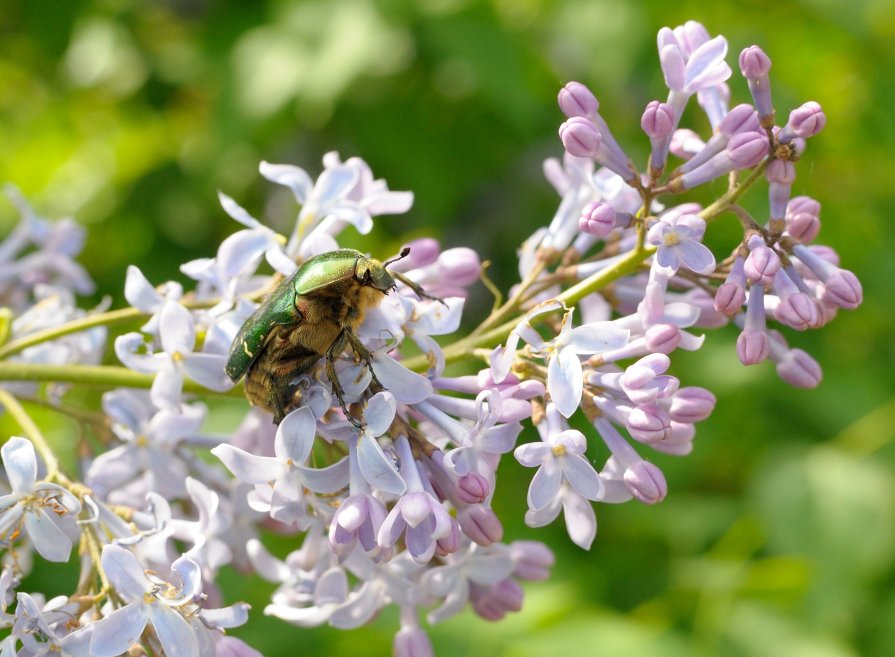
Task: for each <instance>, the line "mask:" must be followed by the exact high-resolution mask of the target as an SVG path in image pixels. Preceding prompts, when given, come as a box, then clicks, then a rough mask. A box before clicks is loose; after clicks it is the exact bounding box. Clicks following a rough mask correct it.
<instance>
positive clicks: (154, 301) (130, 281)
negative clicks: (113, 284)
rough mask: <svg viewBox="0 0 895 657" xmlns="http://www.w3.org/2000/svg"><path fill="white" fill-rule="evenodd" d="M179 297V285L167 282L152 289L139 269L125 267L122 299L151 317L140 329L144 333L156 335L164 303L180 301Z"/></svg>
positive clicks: (180, 286)
mask: <svg viewBox="0 0 895 657" xmlns="http://www.w3.org/2000/svg"><path fill="white" fill-rule="evenodd" d="M181 297H183V286H182V285H181V284H180V283H177V282H176V281H168V282H167V283H163V284H162V285H160V286H158V287H153V285H152V284H151V283H150V282H149V281H148V280H147V279H146V277H145V276H144V275H143V272H141V271H140V268H139V267H137V266H136V265H128V266H127V276H126V278H125V279H124V298H125V299H127V302H128V303H129V304H130V305H132V306H133V307H134V308H137V309H138V310H142V311H143V312H144V313H149V314H150V315H151V316H150V318H149V319H148V320H147V321H146V323H145V324H144V325H143V328H142V330H143V331H145V332H146V333H151V334H153V335H156V334H157V333H158V316H159V313H160V312H161V311H162V308H164V306H165V302H166V301H180V299H181Z"/></svg>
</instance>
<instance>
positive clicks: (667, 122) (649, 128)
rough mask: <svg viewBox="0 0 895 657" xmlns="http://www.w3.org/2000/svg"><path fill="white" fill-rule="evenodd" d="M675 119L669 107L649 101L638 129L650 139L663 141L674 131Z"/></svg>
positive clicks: (656, 101) (658, 102)
mask: <svg viewBox="0 0 895 657" xmlns="http://www.w3.org/2000/svg"><path fill="white" fill-rule="evenodd" d="M674 125H675V117H674V109H673V108H672V107H671V105H668V104H666V103H662V102H660V101H658V100H653V101H650V103H649V104H648V105H647V106H646V109H645V110H644V111H643V116H642V117H641V118H640V127H641V128H642V129H643V131H644V132H645V133H646V135H647V137H650V138H651V139H665V138H666V137H668V135H670V134H671V131H672V130H674Z"/></svg>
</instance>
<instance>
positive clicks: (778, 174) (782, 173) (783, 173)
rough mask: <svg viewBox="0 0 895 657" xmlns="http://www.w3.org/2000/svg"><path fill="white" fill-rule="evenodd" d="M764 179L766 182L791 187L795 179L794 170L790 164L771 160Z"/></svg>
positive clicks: (784, 161)
mask: <svg viewBox="0 0 895 657" xmlns="http://www.w3.org/2000/svg"><path fill="white" fill-rule="evenodd" d="M765 177H766V178H767V179H768V182H772V183H777V184H778V185H792V184H793V182H794V181H795V179H796V168H795V166H793V163H792V162H788V161H786V160H772V161H771V163H770V164H768V168H767V171H766V172H765Z"/></svg>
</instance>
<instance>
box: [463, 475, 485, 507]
mask: <svg viewBox="0 0 895 657" xmlns="http://www.w3.org/2000/svg"><path fill="white" fill-rule="evenodd" d="M490 492H491V487H490V486H489V485H488V480H487V479H485V478H484V477H483V476H482V475H480V474H479V473H477V472H468V473H466V474H465V475H463V476H462V477H460V480H459V481H458V482H457V497H459V498H460V499H461V500H463V501H464V502H466V503H467V504H481V503H482V502H484V501H485V500H486V499H487V498H488V494H489V493H490Z"/></svg>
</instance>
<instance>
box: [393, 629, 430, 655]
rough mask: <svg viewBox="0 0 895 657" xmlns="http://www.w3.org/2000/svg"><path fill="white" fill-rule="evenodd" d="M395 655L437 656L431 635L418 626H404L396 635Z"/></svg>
mask: <svg viewBox="0 0 895 657" xmlns="http://www.w3.org/2000/svg"><path fill="white" fill-rule="evenodd" d="M392 655H393V657H435V651H434V650H432V642H431V641H430V640H429V635H428V634H426V633H425V632H423V630H421V629H420V628H418V627H413V626H409V625H407V626H404V627H402V628H401V629H400V630H399V631H398V633H397V634H396V635H395V641H394V643H393V644H392Z"/></svg>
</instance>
